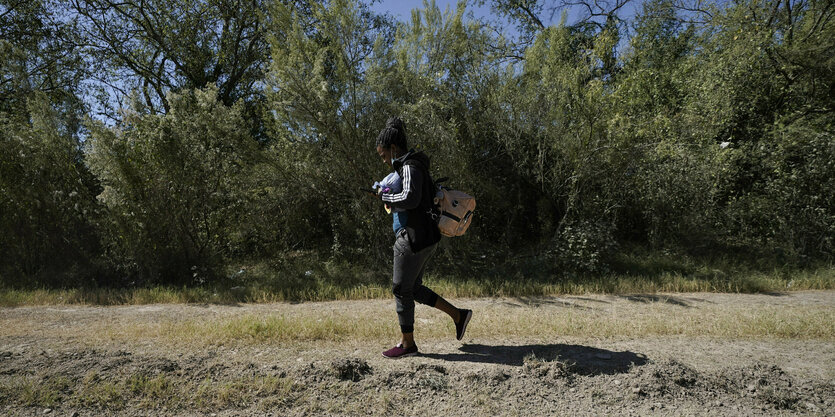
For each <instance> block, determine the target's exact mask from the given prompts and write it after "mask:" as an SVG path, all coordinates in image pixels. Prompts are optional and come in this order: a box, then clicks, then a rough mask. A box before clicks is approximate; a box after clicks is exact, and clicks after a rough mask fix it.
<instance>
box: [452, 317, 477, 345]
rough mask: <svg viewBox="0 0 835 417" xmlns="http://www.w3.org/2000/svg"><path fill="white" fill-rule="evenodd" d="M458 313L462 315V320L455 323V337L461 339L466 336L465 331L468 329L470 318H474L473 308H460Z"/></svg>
mask: <svg viewBox="0 0 835 417" xmlns="http://www.w3.org/2000/svg"><path fill="white" fill-rule="evenodd" d="M458 314H460V315H461V320H460V321H459V322H458V323H455V338H457V339H458V340H461V339H463V338H464V332H466V331H467V325H468V324H470V319H471V318H473V310H458Z"/></svg>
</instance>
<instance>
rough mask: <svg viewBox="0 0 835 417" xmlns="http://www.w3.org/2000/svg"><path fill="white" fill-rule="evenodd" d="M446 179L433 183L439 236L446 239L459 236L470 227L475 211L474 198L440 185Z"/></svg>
mask: <svg viewBox="0 0 835 417" xmlns="http://www.w3.org/2000/svg"><path fill="white" fill-rule="evenodd" d="M447 179H448V178H441V179H439V180H437V181H435V186H436V187H437V191H436V192H435V199H434V202H435V212H434V213H433V217H434V218H435V220H436V221H437V222H438V229H439V230H440V231H441V234H442V235H444V236H447V237H455V236H461V235H463V234H464V233H466V232H467V228H468V227H470V221H471V220H472V218H473V211H474V210H475V198H474V197H473V196H471V195H469V194H467V193H465V192H463V191H460V190H454V189H452V188H449V187H446V186H443V185H441V183H442V182H444V181H446V180H447Z"/></svg>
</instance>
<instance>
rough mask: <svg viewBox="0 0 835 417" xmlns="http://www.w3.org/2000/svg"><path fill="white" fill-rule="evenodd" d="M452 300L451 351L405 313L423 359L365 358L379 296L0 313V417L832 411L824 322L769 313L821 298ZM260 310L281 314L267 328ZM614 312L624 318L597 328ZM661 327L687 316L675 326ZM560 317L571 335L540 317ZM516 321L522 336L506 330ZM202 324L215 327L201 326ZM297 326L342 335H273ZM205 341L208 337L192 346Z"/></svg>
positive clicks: (830, 296)
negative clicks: (464, 324)
mask: <svg viewBox="0 0 835 417" xmlns="http://www.w3.org/2000/svg"><path fill="white" fill-rule="evenodd" d="M456 302H459V303H461V304H462V305H467V306H468V307H473V308H474V310H475V311H476V316H475V318H474V321H473V324H472V326H473V327H472V330H471V333H470V332H468V337H467V338H466V339H465V340H464V343H460V342H457V341H455V340H452V337H451V336H450V335H448V334H447V333H449V332H450V331H451V326H450V325H449V323H446V321H445V320H446V319H445V318H444V317H443V316H441V315H439V314H436V313H435V312H433V311H432V310H429V309H427V308H422V309H421V308H419V309H418V316H417V319H418V322H417V328H418V337H419V346H420V349H421V352H422V354H421V355H420V356H417V357H414V358H408V359H403V360H397V361H392V360H387V359H384V358H382V357H381V356H380V351H382V350H384V349H385V348H387V347H389V345H390V344H391V342H393V341H394V340H395V338H396V334H395V332H396V316H395V315H394V313H393V311H392V306H391V304H392V303H389V302H381V301H367V302H366V301H351V302H332V303H306V304H259V305H235V306H221V305H205V306H195V305H152V306H130V307H106V308H105V307H83V306H75V307H61V308H56V307H27V308H12V309H3V310H2V311H0V325H2V329H3V330H2V333H0V414H2V415H44V414H45V413H46V414H47V415H73V414H75V415H79V416H86V415H104V414H106V415H126V416H127V415H131V416H133V415H212V414H214V415H217V416H232V415H253V414H258V415H270V414H272V415H276V416H277V415H311V414H313V415H322V414H325V415H368V414H372V415H383V414H386V415H388V414H401V415H403V414H405V415H414V414H432V415H453V416H455V415H458V416H465V415H466V416H472V415H486V414H495V415H536V416H538V415H543V416H544V415H555V414H573V415H831V413H832V410H833V409H835V404H834V402H835V366H833V364H835V348H833V340H832V337H831V336H827V334H829V333H828V332H827V331H826V326H827V324H826V323H820V325H819V326H818V327H815V329H818V330H815V331H813V332H812V333H810V334H808V335H804V334H803V332H798V331H793V330H792V329H783V328H780V326H783V325H787V326H801V327H802V324H798V323H793V322H791V321H790V320H789V319H784V318H783V316H780V312H781V311H793V312H794V313H797V314H800V315H801V316H802V315H803V314H805V312H810V313H809V314H810V316H817V315H820V314H825V313H826V312H829V313H830V314H829V317H833V316H835V314H831V313H835V292H801V293H789V294H782V295H731V294H668V295H630V296H584V297H558V298H557V297H547V298H525V299H521V298H515V299H479V300H457V301H456ZM781 309H784V310H781ZM793 309H794V310H793ZM805 309H808V310H805ZM696 313H698V314H696ZM794 313H792V314H790V315H787V316H786V317H789V318H791V317H794ZM275 315H280V319H281V320H278V319H276V320H275V323H273V321H270V320H268V319H269V318H270V317H275ZM735 315H738V316H739V317H740V321H745V320H748V321H749V322H751V323H764V324H763V325H762V329H766V330H764V331H765V332H766V333H768V332H772V331H773V333H772V334H760V335H757V334H752V333H751V332H745V331H728V330H721V329H720V330H721V331H719V330H716V331H703V329H700V327H711V326H712V327H713V328H715V329H718V328H719V327H720V326H730V327H729V328H731V329H733V326H732V325H730V324H728V323H733V320H732V318H733V317H734V316H735ZM378 316H380V317H378ZM725 316H728V317H725ZM760 316H764V317H760ZM241 317H250V318H256V319H241ZM261 317H264V318H265V319H264V320H259V319H257V318H261ZM346 317H353V321H352V322H349V323H347V324H346V326H348V328H349V329H350V328H355V329H356V333H355V334H353V335H352V334H351V333H350V332H346V333H344V334H342V333H340V332H343V331H345V330H344V329H343V328H342V327H340V326H337V325H335V324H333V323H329V321H336V322H340V321H344V320H347V319H346ZM527 317H530V319H529V320H528V319H526V318H527ZM623 317H628V318H629V321H628V322H627V321H624V322H622V323H621V324H619V326H611V323H608V324H607V320H609V321H611V320H616V319H618V318H620V319H621V320H622V318H623ZM671 317H672V318H671ZM676 317H680V320H677V319H676ZM480 319H481V321H479V320H480ZM666 319H669V320H670V321H671V322H678V321H685V322H687V323H689V324H688V327H683V328H682V329H681V331H680V332H678V333H674V332H671V331H670V329H669V326H670V325H669V324H667V322H665V321H663V320H666ZM377 320H379V321H380V323H388V322H389V321H390V322H391V326H390V328H389V327H386V326H387V325H379V326H378V325H372V324H374V323H377ZM538 320H539V321H541V323H540V322H539V321H538ZM572 320H573V321H574V322H575V323H576V324H577V326H578V327H577V329H576V330H573V329H575V327H574V325H569V324H565V323H562V324H561V325H560V326H556V325H554V326H550V325H548V323H549V321H572ZM787 320H789V321H788V323H787V324H786V323H785V322H786V321H787ZM527 322H532V323H533V324H530V326H534V327H530V328H527V327H525V328H522V327H523V326H522V325H521V324H519V323H527ZM720 322H721V323H720ZM201 323H202V324H201ZM208 323H227V324H228V326H227V325H226V324H224V325H223V326H220V328H214V327H201V326H202V325H203V324H206V326H208ZM299 323H301V324H303V325H304V326H307V327H311V326H312V327H315V326H318V325H321V326H325V327H323V329H324V330H330V331H334V332H337V333H339V337H330V336H328V335H327V334H325V333H318V332H310V333H308V334H305V335H304V337H292V336H288V335H286V334H285V333H283V330H282V329H284V328H290V329H297V328H299V327H298V326H300V324H299ZM317 323H318V324H317ZM323 323H324V324H323ZM363 323H365V324H363ZM368 323H371V324H368ZM537 323H539V324H537ZM595 323H597V324H598V326H600V327H606V326H609V327H612V328H611V329H608V330H606V331H605V332H602V333H601V331H600V329H594V328H591V327H590V326H592V325H594V324H595ZM619 323H620V322H619ZM722 323H725V324H722ZM781 323H783V324H781ZM363 325H366V326H367V327H363ZM224 326H226V327H224ZM270 326H273V327H270ZM282 326H284V327H282ZM375 326H376V327H380V326H382V327H383V329H382V330H380V331H377V330H374V329H375V328H376V327H375ZM490 326H507V327H504V328H500V329H491V328H489V327H490ZM536 326H541V327H536ZM630 326H631V327H630ZM820 326H823V330H821V329H820ZM583 327H586V328H585V332H586V333H587V334H588V335H589V336H584V335H583V330H584V329H583ZM617 327H620V328H621V329H620V330H621V333H618V331H617V330H618V329H617ZM627 327H629V328H627ZM804 328H805V327H804ZM120 329H121V330H120ZM242 329H243V330H242ZM537 329H539V330H540V331H541V334H538V335H537V334H535V333H536V332H535V331H536V330H537ZM560 329H562V330H566V329H567V330H566V332H567V333H570V334H559V333H557V332H556V330H560ZM636 329H637V330H636ZM640 329H644V331H643V333H641V332H640V331H639V330H640ZM768 329H772V330H768ZM174 330H176V331H174ZM207 331H210V332H211V335H212V337H206V336H205V335H202V336H201V333H206V332H207ZM357 334H359V335H357ZM379 335H384V336H379ZM421 336H422V337H421ZM213 338H214V339H213ZM47 410H48V412H47Z"/></svg>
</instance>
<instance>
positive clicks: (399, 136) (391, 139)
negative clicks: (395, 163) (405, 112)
mask: <svg viewBox="0 0 835 417" xmlns="http://www.w3.org/2000/svg"><path fill="white" fill-rule="evenodd" d="M407 148H408V145H407V143H406V126H405V125H404V124H403V121H402V120H400V118H399V117H392V118H390V119H388V121H386V127H385V128H383V130H381V131H380V134H379V135H377V154H378V155H380V157H381V158H383V162H385V163H386V164H387V165H391V160H392V159H394V158H397V157H399V156H400V155H402V154H403V153H405V152H406V149H407Z"/></svg>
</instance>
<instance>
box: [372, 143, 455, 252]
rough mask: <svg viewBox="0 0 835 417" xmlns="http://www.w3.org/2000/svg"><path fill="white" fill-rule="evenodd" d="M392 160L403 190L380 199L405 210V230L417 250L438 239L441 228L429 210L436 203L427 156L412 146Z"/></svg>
mask: <svg viewBox="0 0 835 417" xmlns="http://www.w3.org/2000/svg"><path fill="white" fill-rule="evenodd" d="M391 162H392V167H393V168H394V170H395V171H397V174H398V175H400V178H401V180H402V182H403V191H401V192H400V193H396V194H384V195H383V201H385V202H386V203H388V204H389V205H390V206H392V207H394V208H402V209H405V210H406V211H407V212H408V218H407V220H406V231H407V233H408V235H409V242H410V243H411V246H412V251H413V252H415V253H417V252H419V251H421V250H423V249H425V248H427V247H429V246H432V245H434V244H436V243H438V242H439V241H440V240H441V232H440V231H439V230H438V225H437V224H436V223H435V221H434V220H433V219H432V216H431V213H430V212H431V210H432V208H433V207H434V205H435V204H434V202H433V199H434V198H435V185H434V182H433V181H432V176H431V175H430V174H429V157H428V156H427V155H426V154H425V153H423V152H415V151H414V149H413V150H410V151H409V152H407V153H406V154H405V155H403V156H401V157H400V158H397V159H394V160H392V161H391Z"/></svg>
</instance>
